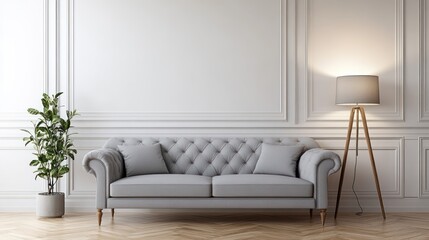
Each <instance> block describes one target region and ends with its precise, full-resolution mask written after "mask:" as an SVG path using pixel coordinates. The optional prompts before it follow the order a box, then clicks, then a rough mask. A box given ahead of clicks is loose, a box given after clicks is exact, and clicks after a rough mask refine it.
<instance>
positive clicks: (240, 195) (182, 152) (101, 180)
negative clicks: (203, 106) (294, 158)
mask: <svg viewBox="0 0 429 240" xmlns="http://www.w3.org/2000/svg"><path fill="white" fill-rule="evenodd" d="M155 143H159V144H160V145H161V151H162V155H163V158H164V161H165V163H166V166H167V168H168V172H169V174H149V175H139V176H132V177H125V173H124V172H125V166H124V160H123V157H122V156H121V154H120V152H119V151H118V146H120V145H139V144H143V145H152V144H155ZM262 143H269V144H282V145H297V144H301V145H304V151H305V152H304V153H303V154H302V156H301V158H300V159H299V162H298V167H297V170H296V171H297V177H296V178H294V177H288V176H281V175H267V174H252V173H253V170H254V169H255V166H256V163H257V161H258V158H259V156H260V154H261V145H262ZM83 167H84V168H85V170H86V171H88V172H89V173H91V174H94V175H95V176H96V182H97V190H96V207H97V209H98V224H99V225H100V224H101V217H102V214H103V213H102V210H103V209H106V208H110V209H112V217H113V215H114V209H115V208H234V209H239V208H266V209H279V208H300V209H310V213H311V212H312V210H313V209H319V210H320V216H321V221H322V224H324V222H325V218H326V209H327V207H328V191H327V185H328V175H330V174H332V173H334V172H336V171H338V169H339V168H340V158H339V157H338V155H337V154H335V153H334V152H331V151H327V150H323V149H320V148H319V145H318V144H317V143H316V142H315V141H314V140H313V139H311V138H201V137H195V138H188V137H181V138H149V137H145V138H112V139H109V140H108V141H107V143H106V144H105V145H104V147H103V148H102V149H98V150H93V151H91V152H89V153H88V154H86V155H85V157H84V159H83Z"/></svg>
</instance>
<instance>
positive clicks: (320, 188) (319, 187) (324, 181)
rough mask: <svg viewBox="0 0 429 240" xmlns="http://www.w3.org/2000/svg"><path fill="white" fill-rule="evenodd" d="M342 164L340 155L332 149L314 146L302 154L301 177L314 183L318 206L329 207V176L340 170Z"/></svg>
mask: <svg viewBox="0 0 429 240" xmlns="http://www.w3.org/2000/svg"><path fill="white" fill-rule="evenodd" d="M340 166H341V161H340V157H339V156H338V154H336V153H334V152H332V151H328V150H323V149H320V148H313V149H310V150H308V151H306V152H305V153H304V154H303V155H302V156H301V159H300V160H299V165H298V172H299V177H300V178H302V179H305V180H307V181H310V182H312V183H313V184H314V198H315V200H316V208H318V209H326V208H327V207H328V176H329V175H331V174H333V173H335V172H336V171H338V170H339V169H340Z"/></svg>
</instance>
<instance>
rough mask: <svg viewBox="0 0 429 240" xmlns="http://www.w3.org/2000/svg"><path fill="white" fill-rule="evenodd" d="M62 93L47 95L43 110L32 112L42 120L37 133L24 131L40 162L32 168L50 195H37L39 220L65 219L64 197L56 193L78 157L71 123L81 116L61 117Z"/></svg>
mask: <svg viewBox="0 0 429 240" xmlns="http://www.w3.org/2000/svg"><path fill="white" fill-rule="evenodd" d="M61 94H62V92H60V93H57V94H55V95H52V96H49V95H48V94H46V93H44V94H43V98H42V105H43V110H42V111H39V110H37V109H34V108H29V109H28V110H27V111H28V113H30V114H31V115H36V116H38V120H37V121H35V122H33V131H32V132H30V131H28V130H26V129H22V131H24V132H26V133H28V134H29V136H28V137H25V138H24V139H23V140H24V142H25V146H27V145H28V144H30V143H31V144H32V145H33V146H34V149H35V151H36V152H35V153H34V155H35V156H36V159H34V160H32V161H31V162H30V166H34V167H37V169H36V170H35V171H34V173H35V174H36V177H35V179H37V178H42V179H45V180H46V183H47V190H48V191H47V192H43V193H39V194H38V195H37V207H36V214H37V216H39V217H61V216H63V215H64V193H62V192H56V191H55V190H56V188H55V187H56V185H57V183H58V180H59V179H60V178H62V177H63V176H64V174H66V173H68V172H69V170H70V169H69V167H68V165H67V159H68V158H70V159H72V160H74V155H75V154H76V153H77V151H76V149H75V148H74V147H73V141H72V139H71V138H70V136H71V134H70V133H69V129H70V128H71V120H72V118H73V117H74V116H75V115H77V113H76V110H73V111H68V110H67V111H66V118H62V117H61V115H60V106H59V105H58V102H59V97H60V96H61Z"/></svg>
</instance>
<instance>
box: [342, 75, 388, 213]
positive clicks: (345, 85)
mask: <svg viewBox="0 0 429 240" xmlns="http://www.w3.org/2000/svg"><path fill="white" fill-rule="evenodd" d="M335 103H336V104H337V105H353V107H352V109H351V111H350V118H349V127H348V130H347V139H346V144H345V148H344V156H343V164H342V165H343V166H342V169H341V175H340V182H339V185H338V194H337V204H336V206H335V216H334V218H337V214H338V206H339V205H340V198H341V189H342V187H343V180H344V173H345V169H346V164H347V155H348V152H349V145H350V136H351V133H352V129H353V121H354V118H355V115H356V161H357V156H358V151H359V145H358V144H359V114H360V115H361V118H362V125H363V128H364V132H365V139H366V144H367V146H368V152H369V159H370V161H371V166H372V173H373V175H374V181H375V186H376V188H377V194H378V200H379V202H380V207H381V212H382V214H383V218H384V219H386V214H385V212H384V204H383V198H382V196H381V190H380V183H379V181H378V174H377V168H376V166H375V161H374V154H373V152H372V147H371V139H370V137H369V132H368V125H367V122H366V116H365V109H364V108H363V107H362V105H378V104H380V97H379V85H378V76H371V75H350V76H340V77H338V78H337V94H336V100H335Z"/></svg>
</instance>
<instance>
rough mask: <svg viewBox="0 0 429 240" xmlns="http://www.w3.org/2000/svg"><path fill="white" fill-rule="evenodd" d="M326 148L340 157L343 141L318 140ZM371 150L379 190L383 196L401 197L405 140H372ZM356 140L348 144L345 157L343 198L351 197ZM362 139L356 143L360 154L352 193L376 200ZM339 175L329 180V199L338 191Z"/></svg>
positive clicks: (369, 164) (364, 144)
mask: <svg viewBox="0 0 429 240" xmlns="http://www.w3.org/2000/svg"><path fill="white" fill-rule="evenodd" d="M318 142H319V143H320V144H321V146H322V147H323V148H325V149H330V150H333V151H334V152H336V153H337V154H338V155H339V156H340V157H341V158H342V157H343V154H344V144H345V139H326V140H325V139H322V140H318ZM371 143H372V148H373V153H374V158H375V162H376V167H377V172H378V178H379V181H380V188H381V191H382V194H383V196H384V197H389V198H403V197H404V158H403V157H402V153H401V151H403V147H404V141H403V139H401V138H373V139H372V141H371ZM355 146H356V145H355V139H352V141H351V142H350V149H349V153H348V157H347V165H346V174H345V176H344V184H343V190H342V195H343V196H344V197H348V196H353V191H352V183H353V176H354V169H355V162H356V147H355ZM367 149H368V148H367V145H366V142H365V139H360V140H359V151H358V158H357V164H356V177H355V191H356V193H357V194H358V195H359V196H362V197H376V196H377V192H376V188H375V183H374V178H373V174H372V168H371V163H370V160H369V154H368V150H367ZM339 178H340V174H339V173H337V174H334V175H332V176H331V177H330V179H329V191H330V195H331V196H332V197H334V196H336V194H337V191H338V182H339Z"/></svg>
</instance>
